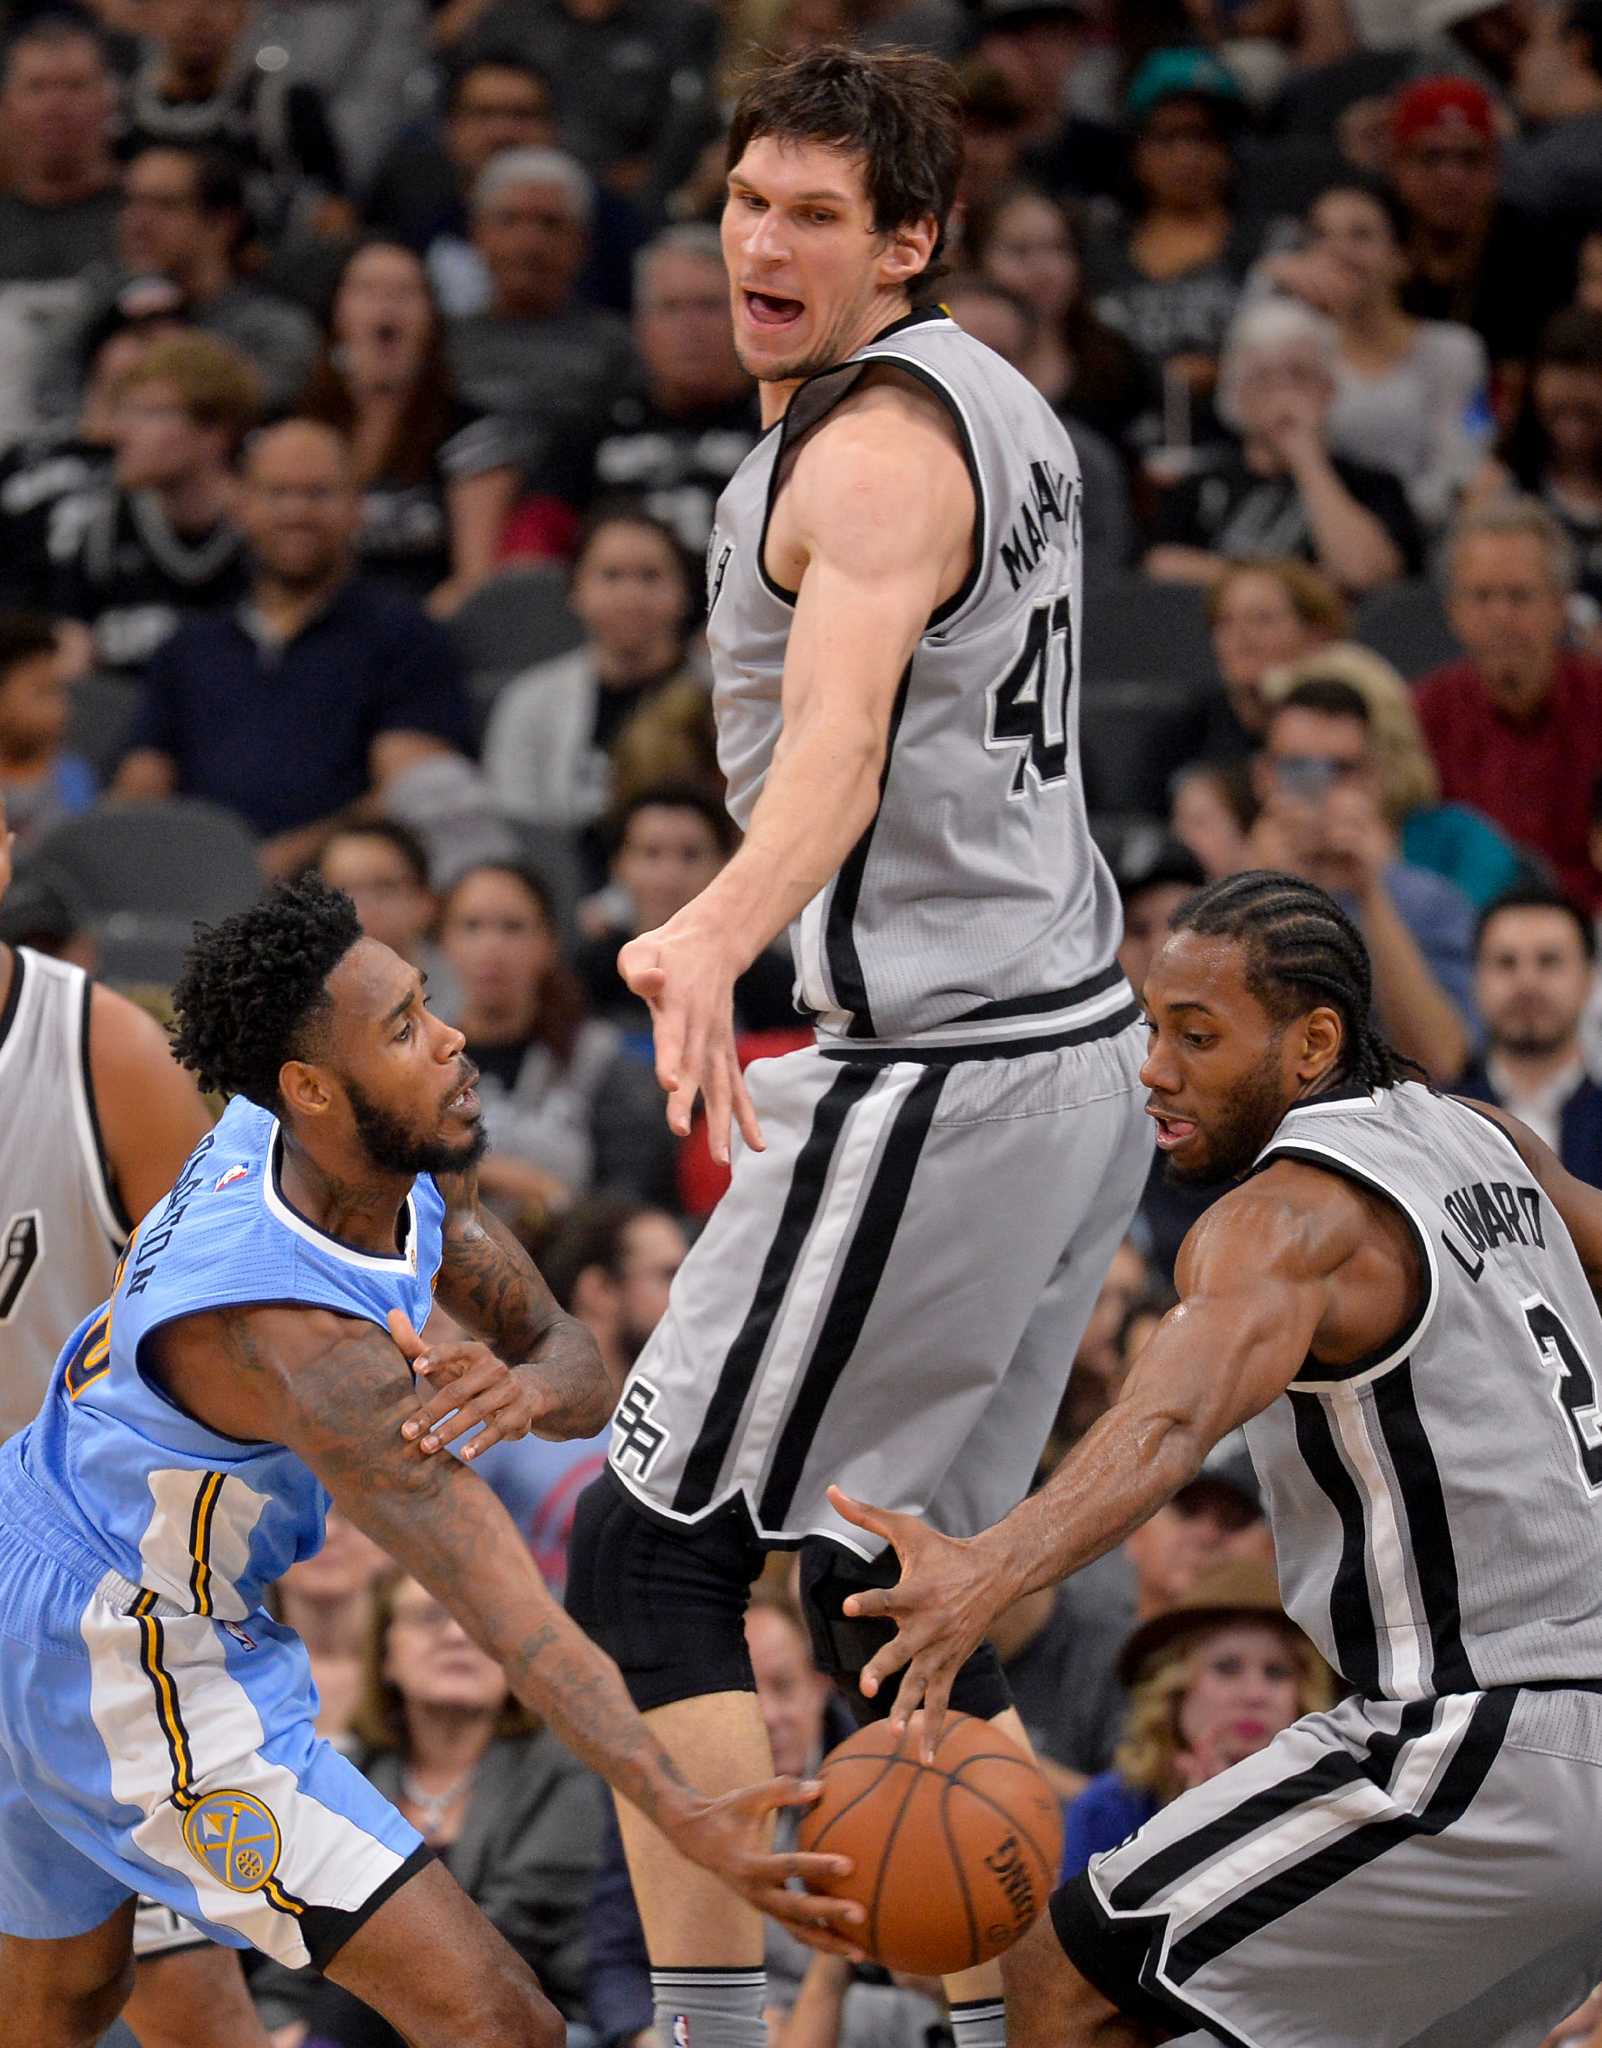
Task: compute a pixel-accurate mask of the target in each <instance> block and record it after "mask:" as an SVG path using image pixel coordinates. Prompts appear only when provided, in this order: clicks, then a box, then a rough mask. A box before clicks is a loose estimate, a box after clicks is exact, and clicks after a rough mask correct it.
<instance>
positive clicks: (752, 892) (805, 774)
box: [694, 710, 885, 973]
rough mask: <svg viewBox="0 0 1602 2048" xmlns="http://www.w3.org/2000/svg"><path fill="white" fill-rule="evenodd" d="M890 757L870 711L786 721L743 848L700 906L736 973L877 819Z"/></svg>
mask: <svg viewBox="0 0 1602 2048" xmlns="http://www.w3.org/2000/svg"><path fill="white" fill-rule="evenodd" d="M884 752H885V741H884V735H883V733H882V732H881V731H880V729H879V727H878V726H877V724H876V723H875V722H874V721H873V720H872V719H870V718H868V717H867V716H865V715H864V716H862V717H842V716H841V715H840V714H839V713H838V711H836V710H831V711H829V712H827V713H821V714H813V715H810V716H809V715H807V714H806V713H802V714H801V715H800V716H799V717H797V718H796V720H795V722H794V723H793V724H790V725H787V727H786V729H785V733H784V736H783V738H782V739H781V740H780V742H779V745H778V747H777V748H776V749H775V751H774V756H773V765H772V767H771V768H770V769H769V770H768V778H767V782H766V784H765V785H764V787H763V791H762V795H761V797H760V798H759V799H758V802H757V806H756V810H755V811H754V813H753V814H752V818H751V826H750V830H749V831H748V832H747V833H746V836H745V842H744V844H743V845H742V846H741V848H740V851H739V852H738V853H737V854H736V855H735V856H734V858H733V860H731V861H730V862H729V864H728V866H727V867H726V868H725V869H724V870H723V872H722V874H720V875H719V876H718V878H717V879H716V881H714V882H712V883H710V884H709V885H708V887H707V888H706V889H704V890H703V891H702V893H701V895H700V896H699V897H697V899H696V902H695V905H694V909H695V911H696V914H697V915H698V916H704V917H705V919H706V921H707V922H708V923H709V925H711V926H712V927H713V928H714V929H715V930H717V931H718V932H719V933H720V935H721V936H722V938H723V940H724V943H725V945H726V946H727V947H728V948H729V950H730V951H731V953H732V954H733V955H734V958H735V962H736V972H737V973H743V972H744V970H745V969H746V968H747V967H749V966H750V964H751V962H752V961H753V960H754V959H755V958H756V957H757V955H758V954H759V953H760V952H762V950H763V949H764V947H766V946H769V945H771V944H772V942H773V940H774V939H776V938H777V937H778V936H779V934H780V933H781V932H782V931H784V929H785V928H786V927H787V926H788V925H789V924H791V923H792V922H793V921H794V920H795V919H796V918H797V917H799V916H800V914H801V912H802V911H803V910H804V909H805V908H806V906H807V905H808V904H809V903H810V902H811V901H812V899H813V897H814V896H816V895H817V893H818V891H819V890H820V889H823V888H825V887H827V885H828V884H829V882H830V881H832V880H833V878H834V876H835V875H836V874H838V873H839V871H840V868H841V866H842V864H843V863H844V861H845V859H846V856H847V855H848V854H849V853H850V852H851V849H852V848H853V847H854V846H855V845H856V843H857V841H858V840H859V839H860V838H861V837H862V835H863V833H864V832H866V831H867V829H868V827H869V826H870V825H871V824H872V823H873V819H874V814H875V812H876V811H877V810H878V807H879V776H880V773H881V771H882V769H883V767H884Z"/></svg>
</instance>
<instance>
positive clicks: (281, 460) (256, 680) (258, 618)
mask: <svg viewBox="0 0 1602 2048" xmlns="http://www.w3.org/2000/svg"><path fill="white" fill-rule="evenodd" d="M239 521H240V525H241V528H242V529H243V531H244V534H245V538H246V540H247V542H248V544H249V548H250V554H251V568H252V580H251V588H250V594H249V599H248V601H247V602H246V603H245V604H244V605H242V606H240V607H239V609H238V610H236V611H231V612H221V613H217V614H215V615H214V616H212V617H210V618H204V619H196V620H193V621H192V622H191V623H190V624H189V625H187V626H185V627H184V628H182V630H181V631H180V632H178V633H177V634H176V635H175V636H174V637H173V638H172V639H171V640H170V641H169V642H168V643H167V645H166V646H165V647H164V648H163V649H162V650H161V653H160V654H159V656H158V657H157V658H156V660H155V662H154V663H153V664H152V666H151V669H150V673H149V675H148V676H147V678H146V681H145V697H144V704H143V707H142V709H141V712H140V715H139V719H138V722H137V724H136V726H135V729H134V734H133V740H132V751H131V752H130V753H129V755H128V758H127V759H126V760H125V761H124V762H123V764H122V767H121V769H120V770H119V771H118V775H117V780H116V784H115V788H114V793H115V794H116V795H118V796H126V797H163V796H171V795H175V794H181V795H186V796H205V797H210V798H211V799H212V801H213V802H215V803H220V804H225V805H227V806H228V807H229V808H230V809H231V810H235V811H237V812H239V814H240V815H241V816H242V817H243V818H244V819H245V821H246V822H247V823H248V824H249V825H250V826H252V828H253V829H254V830H255V831H257V832H258V833H260V834H261V836H262V839H263V841H264V844H263V846H262V849H261V857H262V865H263V868H264V870H265V871H266V872H267V873H268V874H272V875H290V874H296V873H298V872H299V871H300V869H301V868H302V867H304V866H305V865H306V864H307V862H308V861H311V860H313V859H315V858H316V855H317V851H318V849H319V848H320V846H321V845H322V843H323V840H324V839H325V838H326V837H327V835H328V829H329V826H330V824H331V822H333V820H334V818H335V816H336V815H337V814H339V813H343V812H344V811H346V810H347V809H348V808H349V807H350V806H351V805H352V804H355V803H358V802H360V801H362V800H363V799H367V798H370V797H372V796H374V795H376V793H377V792H379V791H381V790H382V789H383V788H384V787H385V785H386V784H388V783H391V782H393V781H395V780H397V779H398V778H399V777H401V776H402V775H404V774H406V773H407V772H408V771H409V770H412V769H414V768H415V767H417V766H418V765H419V764H420V763H422V762H425V761H427V760H428V759H429V758H430V757H432V756H435V755H438V754H441V753H445V752H448V751H449V750H450V748H452V747H454V746H458V745H460V744H461V743H462V742H463V740H464V739H465V737H466V732H467V710H466V704H465V701H464V699H463V696H462V690H461V683H460V679H459V676H458V672H457V665H456V657H455V655H454V653H453V652H452V649H451V646H450V642H449V641H448V640H447V639H446V637H445V635H444V633H443V631H442V630H441V629H440V628H439V627H438V626H435V625H434V624H433V623H432V622H431V621H430V620H429V619H428V618H427V617H426V615H425V614H424V613H422V612H421V611H419V610H418V609H417V608H416V606H414V605H413V604H412V603H411V602H410V600H409V599H407V598H405V597H403V596H401V595H400V594H399V593H398V592H390V591H388V590H385V589H384V588H383V587H382V586H379V585H377V584H374V583H370V582H367V581H365V580H363V579H362V578H359V577H357V576H356V574H355V560H354V557H355V542H356V534H357V530H358V528H359V525H360V521H361V499H360V496H359V494H358V492H357V490H356V485H355V481H354V479H353V477H352V475H351V464H350V451H349V449H348V448H347V446H346V444H345V442H344V441H343V440H342V439H341V438H340V436H339V435H338V434H336V433H335V432H334V430H333V429H332V428H331V427H325V426H322V425H321V424H319V423H317V422H315V421H310V420H288V421H285V423H284V424H283V425H282V426H278V427H274V428H271V429H270V430H269V431H267V432H266V433H263V434H260V435H258V436H257V438H256V439H255V441H253V442H252V444H251V446H250V449H249V452H248V455H247V459H246V463H245V474H244V481H243V488H242V490H241V494H240V501H239Z"/></svg>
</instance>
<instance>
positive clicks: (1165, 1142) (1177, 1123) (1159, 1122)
mask: <svg viewBox="0 0 1602 2048" xmlns="http://www.w3.org/2000/svg"><path fill="white" fill-rule="evenodd" d="M1147 1114H1148V1115H1149V1116H1150V1117H1151V1118H1152V1120H1153V1122H1154V1123H1155V1124H1156V1126H1157V1148H1158V1150H1159V1151H1161V1152H1172V1151H1173V1149H1174V1147H1175V1146H1176V1145H1183V1144H1184V1142H1185V1140H1186V1139H1187V1138H1190V1137H1194V1136H1195V1132H1196V1126H1195V1125H1194V1124H1193V1123H1192V1122H1191V1120H1190V1119H1189V1117H1183V1116H1159V1115H1158V1114H1157V1112H1156V1111H1155V1110H1148V1111H1147Z"/></svg>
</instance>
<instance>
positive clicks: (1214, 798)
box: [1168, 761, 1258, 882]
mask: <svg viewBox="0 0 1602 2048" xmlns="http://www.w3.org/2000/svg"><path fill="white" fill-rule="evenodd" d="M1257 808H1258V807H1257V796H1256V792H1255V791H1254V790H1253V788H1252V778H1251V771H1250V768H1249V766H1248V764H1247V763H1246V762H1244V761H1227V762H1225V761H1194V762H1192V763H1191V765H1190V766H1189V767H1188V768H1181V769H1180V771H1179V773H1178V774H1177V775H1176V776H1175V777H1174V787H1173V796H1172V801H1171V802H1170V805H1169V811H1168V829H1169V831H1170V832H1171V833H1172V834H1173V836H1174V838H1175V839H1177V840H1178V841H1179V843H1180V845H1181V846H1183V847H1185V848H1187V849H1188V850H1189V851H1190V852H1191V853H1192V854H1194V855H1195V857H1196V859H1197V860H1198V861H1199V862H1200V864H1201V870H1202V874H1203V876H1204V877H1205V879H1206V880H1207V881H1209V882H1216V881H1219V880H1221V879H1222V877H1223V876H1225V875H1238V874H1241V873H1243V872H1244V870H1245V869H1247V868H1249V867H1250V866H1251V865H1252V845H1251V834H1252V827H1253V826H1254V825H1255V824H1256V823H1257Z"/></svg>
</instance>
